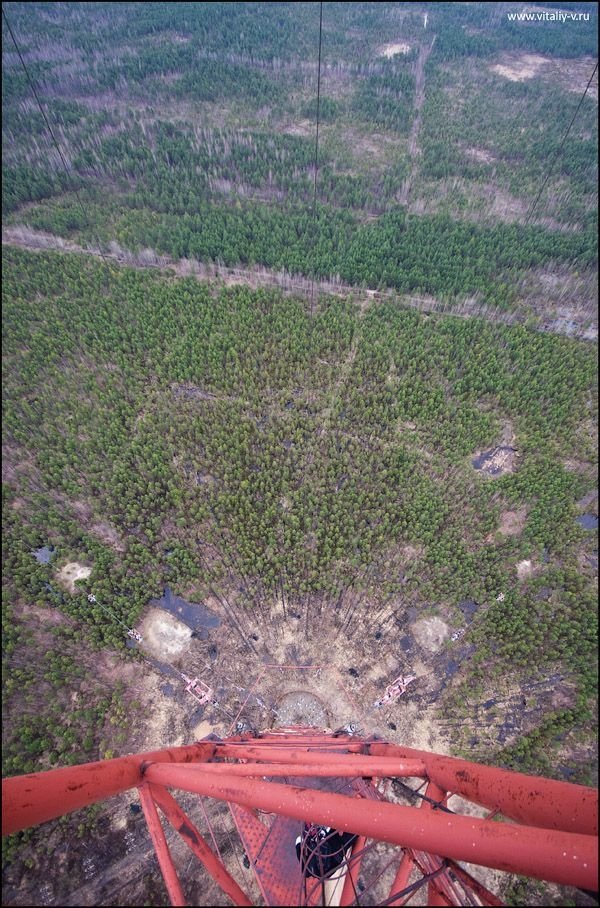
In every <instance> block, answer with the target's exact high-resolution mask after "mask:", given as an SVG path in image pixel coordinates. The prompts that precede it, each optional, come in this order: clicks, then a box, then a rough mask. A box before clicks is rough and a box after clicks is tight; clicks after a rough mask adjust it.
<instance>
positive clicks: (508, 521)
mask: <svg viewBox="0 0 600 908" xmlns="http://www.w3.org/2000/svg"><path fill="white" fill-rule="evenodd" d="M526 519H527V508H519V509H518V510H517V511H503V512H502V514H501V515H500V526H499V527H498V532H499V533H502V535H503V536H518V535H519V533H521V532H522V530H523V527H524V526H525V521H526Z"/></svg>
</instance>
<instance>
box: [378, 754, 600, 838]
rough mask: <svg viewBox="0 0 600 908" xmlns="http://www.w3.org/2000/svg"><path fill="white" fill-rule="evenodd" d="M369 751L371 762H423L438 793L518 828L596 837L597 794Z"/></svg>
mask: <svg viewBox="0 0 600 908" xmlns="http://www.w3.org/2000/svg"><path fill="white" fill-rule="evenodd" d="M368 748H369V752H370V753H371V754H373V755H375V756H382V757H392V756H394V757H396V758H398V759H400V760H422V761H423V763H424V764H425V771H426V774H427V776H428V777H429V779H431V780H432V781H433V782H436V783H437V784H438V785H439V786H440V788H443V789H444V790H445V791H449V792H452V793H453V794H460V795H462V796H463V797H465V798H467V799H468V800H469V801H474V802H475V803H476V804H480V805H481V806H482V807H486V808H488V810H497V811H499V812H500V813H501V814H503V816H505V817H509V818H510V819H511V820H516V821H517V822H518V823H525V824H527V825H529V826H539V827H543V828H545V829H562V830H564V831H565V832H579V833H583V834H584V835H598V790H597V789H594V788H587V787H586V786H585V785H573V784H572V783H571V782H557V781H554V780H552V779H542V778H539V777H538V776H527V775H524V774H523V773H520V772H512V771H511V770H508V769H497V768H495V767H492V766H482V765H481V764H479V763H470V762H468V761H467V760H459V759H456V758H455V757H445V756H440V755H438V754H432V753H428V752H427V751H423V750H413V749H412V748H409V747H399V746H396V745H394V744H384V743H377V742H372V743H370V744H369V745H368Z"/></svg>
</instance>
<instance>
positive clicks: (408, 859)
mask: <svg viewBox="0 0 600 908" xmlns="http://www.w3.org/2000/svg"><path fill="white" fill-rule="evenodd" d="M414 866H415V862H414V860H413V857H412V855H411V853H410V852H409V851H405V852H404V854H403V855H402V859H401V860H400V863H399V864H398V870H397V871H396V876H395V877H394V882H393V883H392V887H391V889H390V894H389V896H388V898H390V899H391V898H392V896H393V895H394V894H395V893H396V892H402V890H403V889H406V887H407V886H408V881H409V879H410V875H411V873H412V870H413V867H414ZM411 895H412V893H411V894H410V895H409V896H408V898H410V896H411ZM406 900H407V897H406V896H401V897H400V898H395V899H393V901H391V902H390V901H388V905H404V903H405V901H406Z"/></svg>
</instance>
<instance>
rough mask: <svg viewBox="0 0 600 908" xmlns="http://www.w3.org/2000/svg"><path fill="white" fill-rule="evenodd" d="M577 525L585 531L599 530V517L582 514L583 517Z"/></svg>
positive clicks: (579, 518) (578, 519) (578, 520)
mask: <svg viewBox="0 0 600 908" xmlns="http://www.w3.org/2000/svg"><path fill="white" fill-rule="evenodd" d="M577 523H578V524H579V526H580V527H583V529H584V530H597V529H598V517H597V516H596V515H595V514H582V515H581V517H578V518H577Z"/></svg>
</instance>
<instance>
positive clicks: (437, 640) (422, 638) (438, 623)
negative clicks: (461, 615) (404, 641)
mask: <svg viewBox="0 0 600 908" xmlns="http://www.w3.org/2000/svg"><path fill="white" fill-rule="evenodd" d="M412 632H413V634H414V636H415V639H416V641H417V643H418V644H419V645H420V646H422V647H423V649H426V650H427V651H428V652H430V653H437V651H438V650H440V649H441V648H442V646H443V645H444V640H447V639H448V637H449V636H450V628H449V627H448V625H447V624H446V622H445V621H442V619H441V618H437V617H433V618H421V620H420V621H416V622H415V623H414V624H413V626H412Z"/></svg>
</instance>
